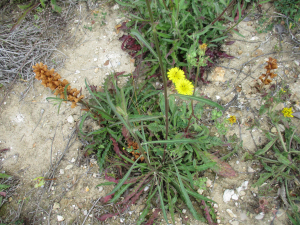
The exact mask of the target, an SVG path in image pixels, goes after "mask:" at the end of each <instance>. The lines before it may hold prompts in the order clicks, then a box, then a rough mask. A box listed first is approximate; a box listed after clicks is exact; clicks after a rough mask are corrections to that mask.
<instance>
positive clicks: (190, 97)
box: [175, 94, 224, 110]
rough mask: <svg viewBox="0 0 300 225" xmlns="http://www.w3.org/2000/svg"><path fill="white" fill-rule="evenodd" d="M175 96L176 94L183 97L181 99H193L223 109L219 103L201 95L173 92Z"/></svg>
mask: <svg viewBox="0 0 300 225" xmlns="http://www.w3.org/2000/svg"><path fill="white" fill-rule="evenodd" d="M175 96H178V97H179V98H181V99H183V100H194V101H198V102H203V103H205V104H207V105H210V106H212V107H216V108H218V109H220V110H224V107H223V106H221V105H219V104H218V103H216V102H213V101H211V100H209V99H206V98H201V97H196V96H191V95H180V94H175Z"/></svg>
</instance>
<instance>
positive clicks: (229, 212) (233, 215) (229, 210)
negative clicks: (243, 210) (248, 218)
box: [226, 209, 237, 218]
mask: <svg viewBox="0 0 300 225" xmlns="http://www.w3.org/2000/svg"><path fill="white" fill-rule="evenodd" d="M226 212H227V213H228V215H229V216H230V217H231V218H237V216H236V215H235V214H234V213H233V212H232V210H231V209H226Z"/></svg>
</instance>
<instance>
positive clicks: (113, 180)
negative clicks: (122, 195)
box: [104, 169, 145, 184]
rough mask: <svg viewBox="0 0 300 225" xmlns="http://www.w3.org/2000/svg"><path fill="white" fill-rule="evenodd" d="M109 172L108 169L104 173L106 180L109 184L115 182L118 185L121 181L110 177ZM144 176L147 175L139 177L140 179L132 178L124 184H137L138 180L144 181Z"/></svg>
mask: <svg viewBox="0 0 300 225" xmlns="http://www.w3.org/2000/svg"><path fill="white" fill-rule="evenodd" d="M107 170H108V169H106V170H105V172H104V178H105V179H106V180H108V181H109V182H114V183H116V184H117V183H119V179H115V178H114V177H111V176H108V174H107ZM144 176H145V175H142V176H139V177H134V178H132V179H130V180H128V181H125V182H124V184H131V183H136V182H137V181H138V180H140V179H142V177H144Z"/></svg>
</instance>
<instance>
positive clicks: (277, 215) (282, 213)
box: [276, 209, 285, 217]
mask: <svg viewBox="0 0 300 225" xmlns="http://www.w3.org/2000/svg"><path fill="white" fill-rule="evenodd" d="M284 214H285V212H284V210H282V209H278V211H277V212H276V217H281V216H282V215H284Z"/></svg>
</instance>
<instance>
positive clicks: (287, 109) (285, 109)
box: [281, 107, 294, 117]
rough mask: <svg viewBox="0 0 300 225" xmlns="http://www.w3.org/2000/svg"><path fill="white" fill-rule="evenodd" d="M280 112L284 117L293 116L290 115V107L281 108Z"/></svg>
mask: <svg viewBox="0 0 300 225" xmlns="http://www.w3.org/2000/svg"><path fill="white" fill-rule="evenodd" d="M281 112H282V114H283V115H284V117H294V116H293V115H292V113H293V110H292V107H291V108H283V110H282V111H281Z"/></svg>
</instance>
